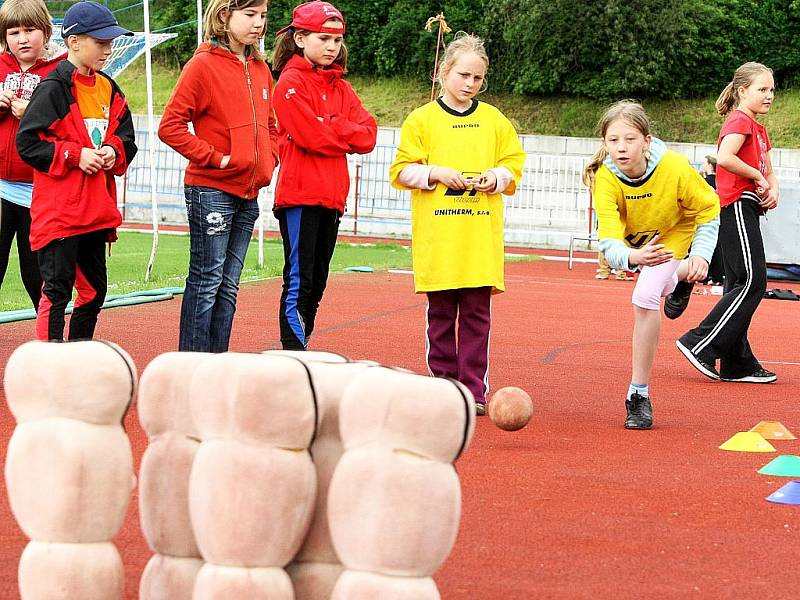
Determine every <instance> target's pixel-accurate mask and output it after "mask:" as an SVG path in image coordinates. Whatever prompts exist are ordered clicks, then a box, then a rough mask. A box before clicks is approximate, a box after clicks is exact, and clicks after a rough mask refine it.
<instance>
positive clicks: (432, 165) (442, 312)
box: [390, 33, 525, 415]
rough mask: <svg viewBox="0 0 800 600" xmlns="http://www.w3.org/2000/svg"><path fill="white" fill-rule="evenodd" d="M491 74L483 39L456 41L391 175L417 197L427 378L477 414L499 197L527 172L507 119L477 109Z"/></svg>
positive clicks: (415, 228) (415, 235) (499, 271)
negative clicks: (446, 383) (460, 388)
mask: <svg viewBox="0 0 800 600" xmlns="http://www.w3.org/2000/svg"><path fill="white" fill-rule="evenodd" d="M488 66H489V58H488V57H487V55H486V51H485V49H484V47H483V42H482V41H481V40H480V38H477V37H475V36H472V35H467V34H463V33H460V34H457V35H456V39H455V40H453V42H451V43H450V44H449V45H448V46H447V49H446V50H445V53H444V57H443V59H442V62H441V64H440V66H439V84H440V87H441V91H442V95H441V96H440V97H439V98H438V99H436V100H435V101H433V102H430V103H428V104H426V105H424V106H421V107H420V108H418V109H416V110H415V111H413V112H412V113H411V114H410V115H409V116H408V118H407V119H406V120H405V122H404V123H403V127H402V129H401V132H400V145H399V147H398V150H397V158H396V159H395V161H394V163H393V164H392V166H391V169H390V176H391V181H392V185H393V186H394V187H396V188H398V189H404V190H411V235H412V256H413V261H414V285H415V288H416V291H417V293H426V294H427V296H428V307H427V327H426V343H425V346H426V358H427V364H428V369H429V371H430V373H431V375H434V376H437V377H451V378H453V379H456V380H458V381H460V382H462V383H463V384H464V385H465V386H466V387H467V388H469V390H470V391H471V392H472V395H473V396H474V398H475V402H476V406H477V412H478V414H479V415H480V414H483V413H484V407H485V402H486V395H487V392H488V369H489V333H490V329H491V318H490V316H491V315H490V306H491V296H492V294H494V293H499V292H502V291H503V290H504V288H505V283H504V279H503V264H504V262H503V248H504V246H503V200H502V197H501V194H507V195H511V194H513V193H514V191H515V190H516V185H517V182H518V181H519V179H520V177H521V175H522V167H523V165H524V163H525V153H524V152H523V151H522V145H521V143H520V141H519V137H518V136H517V133H516V131H515V130H514V127H513V126H512V125H511V123H510V122H509V121H508V119H506V118H505V117H504V116H503V114H502V113H501V112H500V111H499V110H497V109H496V108H494V107H493V106H490V105H488V104H485V103H483V102H478V101H477V100H475V96H476V95H477V94H478V92H479V91H481V89H482V87H483V86H484V83H485V76H486V70H487V68H488ZM456 322H458V334H457V335H456Z"/></svg>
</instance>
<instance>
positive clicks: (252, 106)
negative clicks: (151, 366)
mask: <svg viewBox="0 0 800 600" xmlns="http://www.w3.org/2000/svg"><path fill="white" fill-rule="evenodd" d="M266 19H267V1H266V0H211V2H209V4H208V7H207V8H206V13H205V18H204V30H205V37H206V41H205V43H203V44H201V45H200V47H199V48H198V49H197V50H196V51H195V54H194V56H193V57H192V59H191V60H190V61H189V62H188V63H186V66H185V67H184V69H183V72H182V73H181V76H180V78H179V79H178V83H177V85H176V87H175V90H174V91H173V92H172V97H171V98H170V99H169V102H168V103H167V106H166V108H165V109H164V115H163V117H162V118H161V125H160V127H159V129H158V136H159V137H160V138H161V140H163V141H164V142H165V143H166V144H168V145H169V146H171V147H172V148H174V149H175V150H176V151H177V152H179V153H180V154H182V155H183V156H185V157H186V158H188V159H189V165H188V166H187V167H186V173H185V177H184V195H185V196H186V210H187V213H188V218H189V240H190V243H189V245H190V254H189V275H188V277H187V278H186V290H185V292H184V295H183V304H182V305H181V321H180V341H179V349H180V350H190V351H196V352H225V351H226V350H228V344H229V340H230V335H231V327H232V324H233V315H234V312H235V311H236V295H237V292H238V290H239V278H240V276H241V274H242V268H243V267H244V259H245V255H246V254H247V248H248V245H249V243H250V239H251V237H252V234H253V227H254V224H255V221H256V219H257V218H258V202H257V199H258V191H259V190H260V189H261V188H262V187H265V186H267V185H269V182H270V180H271V179H272V172H273V171H274V169H275V165H276V164H277V162H278V159H277V156H278V152H277V143H276V140H277V130H276V128H275V116H274V112H273V109H272V99H271V90H272V75H271V73H270V70H269V67H268V65H267V63H266V62H264V59H263V57H262V56H261V54H260V53H259V50H258V42H259V40H260V39H261V38H262V37H263V35H264V30H265V25H266ZM189 123H192V125H193V126H194V134H192V133H190V132H189V129H188V125H189Z"/></svg>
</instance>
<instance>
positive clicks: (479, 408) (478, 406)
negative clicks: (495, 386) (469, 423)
mask: <svg viewBox="0 0 800 600" xmlns="http://www.w3.org/2000/svg"><path fill="white" fill-rule="evenodd" d="M485 414H486V404H485V403H483V402H476V403H475V416H478V417H482V416H483V415H485Z"/></svg>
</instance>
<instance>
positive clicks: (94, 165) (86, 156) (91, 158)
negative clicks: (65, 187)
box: [78, 148, 103, 175]
mask: <svg viewBox="0 0 800 600" xmlns="http://www.w3.org/2000/svg"><path fill="white" fill-rule="evenodd" d="M78 168H79V169H80V170H81V171H83V172H84V173H86V174H87V175H94V174H95V173H97V172H98V171H99V170H100V169H102V168H103V155H102V154H101V153H100V152H98V151H97V150H95V149H94V148H83V149H82V150H81V158H80V160H79V161H78Z"/></svg>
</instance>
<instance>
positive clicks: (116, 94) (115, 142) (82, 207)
mask: <svg viewBox="0 0 800 600" xmlns="http://www.w3.org/2000/svg"><path fill="white" fill-rule="evenodd" d="M61 35H62V37H63V38H64V41H65V43H66V45H67V52H68V53H67V58H66V60H64V61H62V62H61V63H59V65H58V66H57V67H56V69H55V70H54V71H53V72H52V73H51V74H50V75H49V76H48V77H47V78H46V79H45V80H44V81H42V82H41V83H40V84H39V87H37V88H36V91H35V92H34V94H33V96H32V97H31V101H30V104H29V105H28V108H27V110H26V111H25V115H24V116H23V118H22V120H21V122H20V126H19V131H18V133H17V149H18V150H19V154H20V156H21V157H22V159H23V160H24V161H25V162H27V163H29V164H30V165H31V166H32V167H33V168H34V176H33V201H32V203H31V236H30V237H31V248H32V249H33V250H37V251H38V259H39V269H40V271H41V274H42V279H43V281H44V285H43V286H42V298H41V300H40V303H39V312H38V314H37V318H36V337H37V338H38V339H40V340H54V341H62V340H63V337H64V313H65V310H66V307H67V303H68V302H69V300H70V299H71V297H72V288H73V287H75V289H77V291H78V297H77V299H76V300H75V304H74V310H73V312H72V318H71V319H70V326H69V337H68V339H70V340H78V339H91V338H92V337H93V336H94V330H95V326H96V324H97V316H98V314H99V312H100V307H101V306H102V305H103V301H104V300H105V296H106V290H107V287H108V286H107V276H106V260H105V253H104V249H105V244H106V242H108V243H109V244H110V243H111V242H113V241H116V239H117V236H116V228H117V226H119V225H120V223H122V217H121V215H120V213H119V210H117V201H116V198H117V193H116V184H115V182H114V175H117V176H119V175H124V174H125V171H126V170H127V168H128V165H129V164H130V162H131V161H132V160H133V157H134V156H135V155H136V144H135V143H134V131H133V121H132V119H131V114H130V111H129V110H128V104H127V102H126V101H125V97H124V96H123V95H122V92H121V91H120V89H119V86H117V84H116V83H115V82H114V80H113V79H111V77H109V76H108V75H106V74H105V73H102V72H101V71H100V69H101V68H102V67H103V64H104V63H105V61H106V60H107V59H108V57H109V55H110V54H111V41H112V40H113V39H114V38H116V37H118V36H120V35H133V34H132V33H131V32H130V31H128V30H126V29H123V28H122V27H120V26H119V24H118V23H117V20H116V19H115V18H114V15H112V14H111V11H110V10H109V9H108V8H106V7H105V6H103V5H101V4H97V3H96V2H78V3H77V4H74V5H72V6H71V7H70V8H69V10H67V12H66V14H65V15H64V22H63V25H62V28H61Z"/></svg>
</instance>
